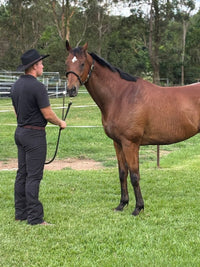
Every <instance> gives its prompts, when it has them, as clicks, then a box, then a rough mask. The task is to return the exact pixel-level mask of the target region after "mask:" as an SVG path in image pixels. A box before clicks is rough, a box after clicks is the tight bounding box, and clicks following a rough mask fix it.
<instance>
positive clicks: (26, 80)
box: [11, 75, 50, 127]
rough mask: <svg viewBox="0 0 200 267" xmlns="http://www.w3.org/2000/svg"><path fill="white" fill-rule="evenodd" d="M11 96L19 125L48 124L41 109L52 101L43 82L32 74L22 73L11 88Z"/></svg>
mask: <svg viewBox="0 0 200 267" xmlns="http://www.w3.org/2000/svg"><path fill="white" fill-rule="evenodd" d="M11 98H12V103H13V106H14V108H15V112H16V114H17V124H18V126H20V127H21V126H25V125H33V126H40V127H45V126H46V124H47V121H46V119H45V118H44V116H43V115H42V113H41V111H40V109H41V108H46V107H48V106H50V103H49V97H48V94H47V90H46V87H45V85H44V84H43V83H41V82H39V81H38V80H37V79H36V78H35V77H34V76H32V75H22V76H21V77H20V78H19V79H18V80H17V81H16V82H15V83H14V85H13V86H12V88H11Z"/></svg>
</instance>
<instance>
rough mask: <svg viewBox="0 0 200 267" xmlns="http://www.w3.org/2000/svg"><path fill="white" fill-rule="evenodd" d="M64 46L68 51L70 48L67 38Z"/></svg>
mask: <svg viewBox="0 0 200 267" xmlns="http://www.w3.org/2000/svg"><path fill="white" fill-rule="evenodd" d="M66 48H67V51H70V50H71V49H72V48H71V46H70V44H69V41H68V40H66Z"/></svg>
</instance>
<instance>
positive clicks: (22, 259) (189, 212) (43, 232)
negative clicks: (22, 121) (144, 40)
mask: <svg viewBox="0 0 200 267" xmlns="http://www.w3.org/2000/svg"><path fill="white" fill-rule="evenodd" d="M72 100H73V105H72V107H71V109H70V112H69V115H68V118H67V124H68V127H67V129H65V130H64V131H63V132H62V134H61V141H60V146H59V151H58V156H57V158H60V159H64V158H69V157H70V158H78V159H84V158H86V159H87V158H88V159H93V160H95V161H99V162H101V163H102V165H103V168H102V169H100V170H90V171H76V170H71V169H64V170H61V171H45V172H44V178H43V180H42V182H41V187H40V199H41V201H42V203H43V205H44V211H45V220H47V221H49V222H51V223H53V224H54V225H53V226H46V227H44V226H29V225H27V224H26V223H25V222H24V223H19V222H15V220H14V196H13V187H14V180H15V173H16V171H0V176H1V183H0V217H1V220H0V229H1V231H0V266H3V267H4V266H5V267H6V266H9V267H10V266H12V267H13V266H16V267H18V266H20V267H21V266H28V267H33V266H34V267H36V266H41V267H43V266H45V267H46V266H49V267H54V266H55V267H57V266H81V267H82V266H85V267H86V266H88V267H89V266H91V267H92V266H103V267H104V266H105V267H113V266H119V267H121V266H139V267H140V266H141V267H143V266H159V267H160V266H180V267H182V266H200V257H199V254H200V179H199V178H200V142H199V141H200V136H199V135H197V136H195V137H193V138H191V139H189V140H187V141H184V142H182V143H179V144H174V145H170V146H161V147H160V149H161V161H160V165H161V168H159V169H158V168H157V167H156V146H146V147H141V150H140V173H141V182H140V184H141V190H142V194H143V198H144V201H145V210H144V212H143V213H141V214H140V215H139V216H138V217H133V216H132V215H131V213H132V211H133V209H134V206H135V199H134V193H133V189H132V187H131V184H130V181H129V183H128V187H129V195H130V203H129V206H128V207H127V208H126V209H125V210H124V211H123V212H121V213H120V212H114V211H113V209H114V208H115V207H116V206H117V205H118V204H119V200H120V185H119V178H118V169H117V162H116V157H115V151H114V148H113V144H112V140H110V139H109V138H107V137H106V135H105V134H104V131H103V129H102V127H101V115H100V111H99V110H98V108H97V107H96V106H95V105H94V102H93V100H92V99H91V98H90V96H89V95H88V94H79V96H78V97H76V98H74V99H72ZM67 101H68V100H67ZM51 104H52V107H53V109H54V111H55V112H56V113H57V114H58V115H59V116H61V114H62V111H61V109H60V107H61V106H62V99H61V98H58V99H51ZM15 125H16V119H15V115H14V114H13V112H12V105H11V100H10V99H0V144H1V149H0V160H1V161H6V160H8V159H12V158H13V159H15V158H16V157H17V150H16V146H15V144H14V139H13V135H14V131H15ZM83 126H87V127H83ZM57 134H58V128H57V127H54V126H51V125H49V126H48V127H47V141H48V158H49V159H50V158H51V157H52V155H53V153H54V150H55V144H56V140H57Z"/></svg>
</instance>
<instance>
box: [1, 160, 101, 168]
mask: <svg viewBox="0 0 200 267" xmlns="http://www.w3.org/2000/svg"><path fill="white" fill-rule="evenodd" d="M44 168H45V170H51V171H57V170H62V169H66V168H70V169H73V170H98V169H101V168H103V165H102V164H101V163H100V162H96V161H94V160H90V159H71V158H67V159H64V160H58V159H56V160H54V161H53V162H52V163H50V164H47V165H45V167H44ZM0 170H17V159H9V160H7V161H0Z"/></svg>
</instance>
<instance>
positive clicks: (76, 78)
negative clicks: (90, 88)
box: [65, 41, 91, 96]
mask: <svg viewBox="0 0 200 267" xmlns="http://www.w3.org/2000/svg"><path fill="white" fill-rule="evenodd" d="M87 47H88V44H87V43H86V44H85V45H84V46H83V47H77V48H74V49H72V48H71V46H70V44H69V42H68V41H66V48H67V51H68V52H69V55H68V57H67V59H66V62H65V63H66V77H67V91H68V93H69V95H70V96H76V95H77V94H78V89H79V87H80V86H81V85H83V84H85V83H86V82H87V81H88V79H89V76H88V75H89V73H90V68H91V66H90V65H91V64H90V63H89V60H88V59H87ZM88 56H89V55H88Z"/></svg>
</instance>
